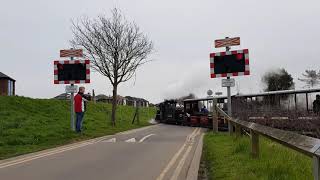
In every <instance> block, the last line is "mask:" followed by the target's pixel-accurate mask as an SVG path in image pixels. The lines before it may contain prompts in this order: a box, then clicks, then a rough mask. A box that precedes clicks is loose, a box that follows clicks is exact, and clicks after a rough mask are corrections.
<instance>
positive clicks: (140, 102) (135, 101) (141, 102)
mask: <svg viewBox="0 0 320 180" xmlns="http://www.w3.org/2000/svg"><path fill="white" fill-rule="evenodd" d="M125 99H126V105H128V106H134V107H137V106H140V107H149V101H147V100H145V99H143V98H136V97H131V96H126V97H125Z"/></svg>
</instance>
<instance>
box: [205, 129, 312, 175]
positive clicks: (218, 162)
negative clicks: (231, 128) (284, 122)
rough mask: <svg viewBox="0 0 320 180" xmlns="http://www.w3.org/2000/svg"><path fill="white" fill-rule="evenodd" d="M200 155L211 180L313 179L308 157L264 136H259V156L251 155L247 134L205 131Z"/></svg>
mask: <svg viewBox="0 0 320 180" xmlns="http://www.w3.org/2000/svg"><path fill="white" fill-rule="evenodd" d="M203 159H204V161H205V164H206V168H207V170H208V174H209V177H210V179H215V180H219V179H223V180H225V179H226V180H251V179H252V180H256V179H266V180H267V179H268V180H277V179H279V180H280V179H281V180H282V179H288V180H304V179H305V180H307V179H308V180H309V179H313V176H312V162H311V158H309V157H307V156H305V155H302V154H300V153H298V152H296V151H294V150H291V149H288V148H286V147H284V146H282V145H279V144H277V143H275V142H272V141H270V140H268V139H265V138H260V158H259V159H252V158H251V157H250V139H249V137H247V136H244V137H242V138H239V139H235V137H232V136H229V135H228V134H226V133H218V134H212V133H208V134H206V136H205V138H204V158H203Z"/></svg>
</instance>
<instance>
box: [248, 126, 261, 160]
mask: <svg viewBox="0 0 320 180" xmlns="http://www.w3.org/2000/svg"><path fill="white" fill-rule="evenodd" d="M250 134H251V155H252V157H253V158H258V157H259V134H257V133H256V132H254V131H253V130H252V129H250Z"/></svg>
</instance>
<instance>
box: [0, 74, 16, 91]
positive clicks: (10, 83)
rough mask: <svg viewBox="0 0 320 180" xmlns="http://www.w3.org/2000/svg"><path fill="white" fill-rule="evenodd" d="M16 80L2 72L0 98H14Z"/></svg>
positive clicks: (0, 75)
mask: <svg viewBox="0 0 320 180" xmlns="http://www.w3.org/2000/svg"><path fill="white" fill-rule="evenodd" d="M15 83H16V80H14V79H12V78H11V77H9V76H7V75H5V74H3V73H2V72H0V96H14V95H15V94H16V90H15Z"/></svg>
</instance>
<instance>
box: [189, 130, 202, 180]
mask: <svg viewBox="0 0 320 180" xmlns="http://www.w3.org/2000/svg"><path fill="white" fill-rule="evenodd" d="M203 137H204V133H203V132H202V133H201V136H200V139H199V142H198V145H197V148H196V151H195V153H194V156H193V159H192V161H191V165H190V167H189V170H188V174H187V180H197V179H198V171H199V167H200V161H201V156H202V148H203Z"/></svg>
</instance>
